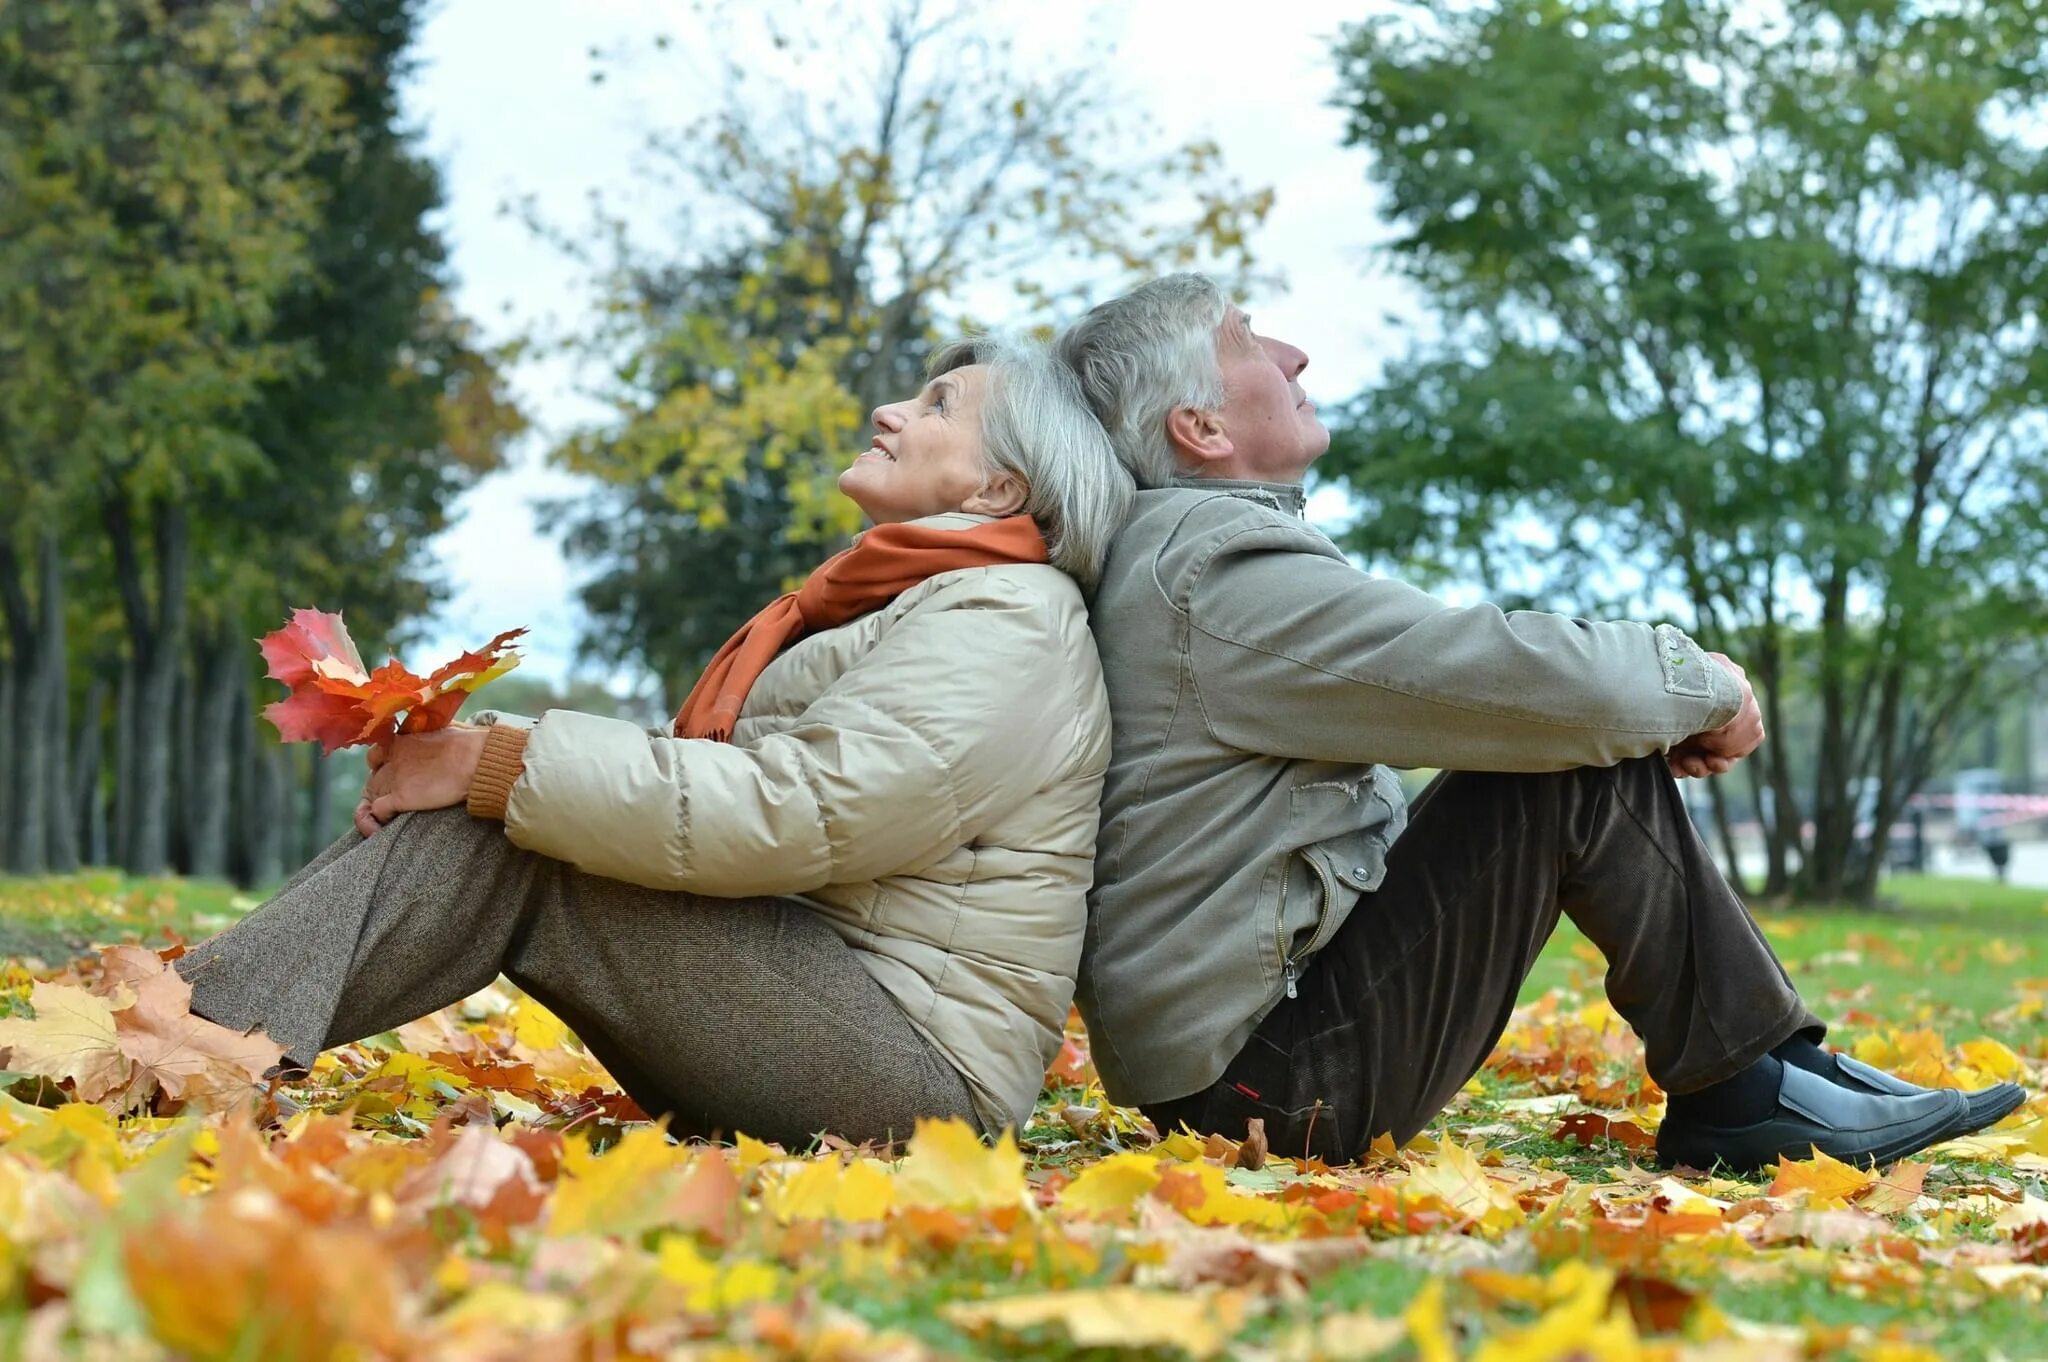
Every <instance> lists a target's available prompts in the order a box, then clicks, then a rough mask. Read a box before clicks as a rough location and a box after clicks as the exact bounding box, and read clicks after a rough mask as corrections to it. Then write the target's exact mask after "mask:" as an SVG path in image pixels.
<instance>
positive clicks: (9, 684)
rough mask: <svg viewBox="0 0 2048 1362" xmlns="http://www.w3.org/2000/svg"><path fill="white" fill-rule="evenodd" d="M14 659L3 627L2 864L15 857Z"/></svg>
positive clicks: (0, 675) (0, 644) (0, 692)
mask: <svg viewBox="0 0 2048 1362" xmlns="http://www.w3.org/2000/svg"><path fill="white" fill-rule="evenodd" d="M14 704H15V686H14V658H13V657H12V656H11V655H10V654H9V652H8V644H7V639H6V631H5V630H0V867H4V866H7V865H10V864H12V863H13V860H14V780H13V777H11V776H9V775H8V774H7V773H8V772H10V771H12V770H13V769H14Z"/></svg>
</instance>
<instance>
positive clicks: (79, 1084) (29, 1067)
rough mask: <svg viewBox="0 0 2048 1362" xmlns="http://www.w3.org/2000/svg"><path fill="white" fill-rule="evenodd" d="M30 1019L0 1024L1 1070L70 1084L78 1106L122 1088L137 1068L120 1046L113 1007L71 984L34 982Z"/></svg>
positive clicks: (112, 1000)
mask: <svg viewBox="0 0 2048 1362" xmlns="http://www.w3.org/2000/svg"><path fill="white" fill-rule="evenodd" d="M28 1001H29V1006H30V1007H32V1008H34V1009H35V1016H34V1017H33V1018H23V1017H9V1018H7V1019H5V1020H4V1021H0V1067H4V1068H8V1069H12V1070H13V1071H14V1072H16V1073H23V1074H35V1075H38V1076H40V1077H43V1078H48V1079H52V1080H54V1081H56V1082H60V1083H69V1084H71V1086H72V1090H73V1091H74V1092H75V1093H76V1094H77V1095H78V1099H79V1100H80V1101H81V1102H98V1101H101V1100H103V1099H104V1098H106V1097H107V1095H108V1094H110V1093H113V1092H116V1091H119V1090H121V1089H124V1088H126V1087H127V1086H128V1082H129V1080H130V1079H131V1078H132V1077H133V1076H134V1072H135V1064H134V1061H133V1060H131V1059H130V1058H129V1057H128V1056H127V1054H126V1053H124V1052H123V1051H122V1049H121V1046H120V1039H119V1036H118V1035H117V1033H116V1028H115V1026H114V1004H115V1003H116V1002H121V1001H125V1000H124V999H107V998H101V997H98V996H96V995H94V994H92V993H88V992H86V991H85V990H84V989H82V988H76V987H74V986H72V985H69V984H46V983H38V984H37V985H36V986H35V987H34V988H33V989H31V990H30V992H29V995H28Z"/></svg>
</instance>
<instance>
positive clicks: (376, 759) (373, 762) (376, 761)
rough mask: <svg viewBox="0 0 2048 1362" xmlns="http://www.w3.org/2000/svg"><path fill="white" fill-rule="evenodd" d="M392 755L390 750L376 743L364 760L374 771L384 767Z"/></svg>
mask: <svg viewBox="0 0 2048 1362" xmlns="http://www.w3.org/2000/svg"><path fill="white" fill-rule="evenodd" d="M390 755H391V753H390V749H389V748H387V747H385V746H384V744H383V743H376V744H374V745H373V746H372V747H371V748H370V750H369V753H368V754H367V755H366V756H364V758H363V760H365V761H367V762H369V763H370V769H371V770H372V771H374V770H376V769H377V768H378V767H379V766H382V765H383V764H384V763H385V761H386V760H387V759H388V758H389V757H390Z"/></svg>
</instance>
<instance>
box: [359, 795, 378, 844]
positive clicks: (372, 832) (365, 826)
mask: <svg viewBox="0 0 2048 1362" xmlns="http://www.w3.org/2000/svg"><path fill="white" fill-rule="evenodd" d="M356 831H357V832H360V833H361V834H362V835H363V836H365V837H375V836H376V835H377V819H376V817H375V816H374V815H373V814H372V813H371V812H370V801H369V800H367V799H364V800H361V801H359V802H358V803H357V804H356Z"/></svg>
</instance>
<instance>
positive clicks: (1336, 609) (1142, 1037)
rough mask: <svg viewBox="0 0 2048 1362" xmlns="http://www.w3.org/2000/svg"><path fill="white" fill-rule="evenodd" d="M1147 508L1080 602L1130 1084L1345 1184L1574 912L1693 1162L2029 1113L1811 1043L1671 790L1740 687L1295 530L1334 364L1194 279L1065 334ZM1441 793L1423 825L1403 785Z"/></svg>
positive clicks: (1101, 932) (1705, 758) (1107, 917)
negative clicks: (1099, 710)
mask: <svg viewBox="0 0 2048 1362" xmlns="http://www.w3.org/2000/svg"><path fill="white" fill-rule="evenodd" d="M1060 352H1061V355H1062V357H1063V358H1064V359H1065V360H1066V362H1067V363H1068V364H1069V365H1070V366H1071V367H1072V368H1073V369H1074V371H1075V372H1076V374H1078V375H1079V377H1080V380H1081V383H1082V386H1083V388H1084V389H1085V391H1086V393H1087V395H1088V398H1089V401H1090V403H1091V405H1092V406H1093V407H1094V409H1095V412H1096V415H1097V416H1098V417H1099V418H1100V419H1101V421H1102V424H1103V426H1104V428H1105V429H1106V430H1107V431H1108V432H1109V434H1110V438H1111V440H1112V441H1113V442H1114V443H1115V445H1116V447H1117V451H1118V455H1119V457H1120V458H1121V459H1122V460H1123V461H1124V463H1125V465H1126V466H1127V467H1128V468H1129V469H1130V470H1131V472H1132V473H1133V474H1134V475H1135V476H1136V478H1137V481H1138V485H1139V486H1140V487H1141V488H1143V489H1146V490H1143V491H1141V492H1140V493H1139V495H1138V500H1137V503H1136V506H1135V509H1134V511H1133V513H1132V515H1131V517H1130V519H1129V520H1128V521H1127V522H1126V524H1125V527H1124V529H1123V530H1122V532H1121V534H1120V536H1119V538H1118V539H1117V541H1116V543H1115V544H1114V546H1113V548H1112V550H1111V554H1110V559H1109V564H1108V567H1107V570H1106V571H1105V573H1104V576H1103V580H1102V584H1101V587H1100V589H1099V590H1098V592H1097V593H1096V596H1095V600H1094V603H1093V607H1092V619H1093V625H1094V629H1095V634H1096V641H1097V644H1098V646H1099V647H1100V649H1101V653H1102V661H1103V668H1104V672H1105V674H1106V676H1107V679H1108V683H1109V699H1110V711H1111V717H1112V724H1113V733H1114V737H1113V754H1112V758H1111V764H1110V770H1109V776H1108V785H1107V788H1106V790H1105V792H1104V797H1103V824H1102V834H1101V837H1100V840H1099V842H1098V844H1097V862H1096V876H1095V888H1094V892H1093V894H1092V895H1091V899H1090V922H1089V931H1088V944H1087V951H1086V955H1085V956H1084V959H1083V961H1082V978H1081V986H1080V995H1079V1002H1080V1006H1081V1011H1082V1014H1083V1016H1084V1017H1085V1018H1086V1020H1087V1023H1088V1029H1089V1034H1090V1035H1091V1037H1092V1038H1093V1040H1094V1054H1095V1061H1096V1066H1097V1068H1098V1069H1099V1070H1100V1071H1101V1074H1102V1079H1103V1084H1104V1086H1105V1087H1106V1088H1107V1089H1108V1092H1109V1095H1110V1096H1111V1097H1112V1098H1114V1099H1116V1100H1118V1101H1120V1102H1125V1103H1134V1104H1137V1105H1139V1106H1141V1107H1142V1108H1143V1109H1144V1110H1145V1111H1146V1112H1147V1113H1148V1114H1149V1115H1150V1116H1151V1117H1152V1118H1153V1119H1154V1120H1155V1121H1156V1122H1160V1123H1161V1124H1162V1128H1164V1127H1166V1126H1173V1125H1179V1124H1182V1123H1185V1124H1188V1125H1190V1126H1193V1127H1194V1128H1196V1129H1199V1130H1213V1131H1220V1132H1223V1133H1226V1134H1231V1135H1237V1136H1241V1135H1243V1134H1244V1133H1245V1129H1246V1120H1247V1118H1250V1117H1261V1118H1263V1119H1264V1121H1265V1128H1266V1131H1267V1133H1268V1136H1269V1138H1270V1139H1271V1142H1272V1148H1273V1149H1274V1151H1275V1152H1276V1153H1286V1154H1294V1155H1300V1154H1310V1155H1314V1156H1316V1157H1319V1158H1322V1159H1325V1160H1328V1161H1337V1160H1345V1159H1351V1158H1355V1157H1357V1156H1358V1155H1359V1154H1360V1153H1361V1152H1362V1151H1364V1150H1365V1148H1366V1147H1367V1146H1368V1145H1369V1144H1370V1143H1371V1141H1372V1140H1373V1138H1374V1137H1375V1136H1377V1135H1380V1134H1382V1133H1391V1134H1392V1135H1393V1137H1394V1138H1395V1139H1396V1140H1399V1141H1405V1140H1407V1139H1408V1138H1409V1137H1410V1136H1412V1135H1414V1134H1415V1133H1416V1132H1417V1131H1419V1130H1420V1129H1422V1127H1423V1126H1424V1125H1426V1124H1427V1123H1428V1122H1429V1121H1430V1120H1431V1118H1432V1117H1433V1116H1435V1114H1436V1113H1437V1112H1438V1111H1439V1110H1441V1109H1442V1108H1443V1106H1444V1105H1445V1104H1446V1103H1447V1102H1449V1101H1450V1099H1451V1097H1452V1095H1453V1094H1455V1093H1456V1092H1457V1091H1458V1089H1459V1088H1460V1087H1462V1086H1463V1085H1464V1084H1465V1082H1466V1081H1467V1080H1468V1079H1470V1078H1471V1076H1472V1075H1473V1074H1474V1073H1475V1072H1476V1071H1477V1070H1478V1068H1479V1066H1480V1064H1481V1063H1482V1062H1483V1061H1484V1060H1485V1058H1486V1056H1487V1053H1488V1052H1489V1051H1490V1050H1491V1049H1492V1047H1493V1045H1494V1042H1495V1041H1496V1040H1498V1039H1499V1037H1500V1034H1501V1032H1502V1030H1503V1029H1504V1028H1505V1027H1506V1025H1507V1020H1508V1015H1509V1012H1510V1010H1511V1009H1512V1008H1513V1006H1514V1002H1515V995H1516V992H1517V990H1518V989H1519V987H1520V985H1521V983H1522V981H1523V979H1524V978H1525V977H1526V975H1527V974H1528V971H1529V969H1530V966H1531V965H1532V964H1533V963H1534V961H1535V959H1536V956H1537V953H1538V952H1539V951H1540V950H1541V949H1542V947H1543V943H1544V942H1545V941H1546V940H1547V939H1548V938H1549V936H1550V933H1551V931H1552V929H1553V928H1554V927H1555V926H1556V925H1557V921H1558V916H1559V914H1560V913H1562V914H1564V915H1566V916H1568V917H1570V918H1571V919H1572V921H1573V922H1575V923H1576V924H1577V925H1578V926H1579V928H1580V929H1581V930H1582V931H1583V932H1585V934H1586V935H1587V936H1588V937H1590V938H1591V939H1592V941H1593V943H1594V944H1595V945H1596V946H1598V947H1599V948H1600V950H1601V952H1602V954H1604V955H1605V956H1606V958H1607V965H1608V973H1607V994H1608V997H1609V999H1610V1000H1611V1001H1612V1002H1613V1004H1614V1006H1615V1008H1616V1010H1617V1011H1619V1012H1620V1014H1621V1015H1622V1016H1623V1017H1624V1018H1626V1019H1627V1020H1628V1023H1629V1024H1630V1025H1631V1026H1632V1027H1634V1028H1635V1031H1636V1033H1637V1034H1638V1035H1639V1036H1641V1037H1642V1039H1643V1042H1644V1046H1645V1049H1646V1051H1647V1063H1648V1068H1649V1071H1650V1075H1651V1076H1652V1077H1653V1078H1655V1079H1656V1081H1657V1082H1658V1084H1659V1085H1660V1086H1662V1087H1663V1088H1664V1089H1665V1091H1666V1092H1668V1093H1669V1094H1670V1095H1671V1097H1670V1105H1669V1108H1668V1112H1667V1115H1666V1117H1665V1120H1664V1124H1663V1127H1662V1129H1661V1130H1660V1131H1659V1132H1658V1152H1659V1155H1660V1157H1661V1158H1662V1159H1663V1160H1664V1161H1665V1162H1666V1163H1669V1164H1684V1165H1690V1166H1694V1167H1700V1168H1705V1167H1708V1166H1711V1165H1713V1164H1715V1163H1717V1162H1718V1163H1721V1164H1724V1165H1726V1166H1728V1167H1731V1168H1735V1169H1750V1168H1755V1167H1758V1166H1761V1165H1763V1164H1766V1163H1769V1162H1772V1161H1774V1160H1776V1159H1778V1158H1779V1157H1780V1156H1788V1155H1789V1156H1797V1157H1805V1156H1806V1155H1807V1154H1808V1152H1809V1150H1810V1149H1814V1148H1818V1149H1821V1150H1824V1151H1826V1152H1827V1153H1829V1154H1831V1155H1833V1156H1835V1157H1837V1158H1842V1159H1851V1160H1856V1161H1858V1162H1864V1163H1868V1162H1872V1161H1884V1160H1890V1159H1895V1158H1900V1157H1903V1156H1905V1155H1907V1154H1909V1153H1912V1152H1913V1151H1915V1150H1917V1149H1921V1148H1924V1147H1926V1146H1928V1145H1930V1144H1934V1143H1936V1142H1938V1141H1941V1140H1944V1139H1949V1138H1952V1137H1954V1136H1956V1135H1960V1134H1963V1133H1965V1132H1967V1131H1970V1130H1975V1129H1978V1128H1980V1127H1982V1126H1984V1125H1987V1124H1989V1123H1990V1122H1992V1121H1995V1120H1997V1119H1999V1118H2000V1117H2002V1116H2003V1115H2005V1114H2006V1113H2007V1112H2009V1111H2011V1110H2012V1109H2013V1108H2014V1107H2015V1106H2017V1105H2018V1104H2019V1103H2020V1101H2022V1100H2023V1098H2024V1096H2025V1094H2024V1093H2023V1092H2022V1091H2021V1090H2020V1089H2019V1088H2017V1087H2015V1086H2014V1085H2011V1084H2003V1085H2000V1086H1999V1087H1997V1088H1993V1089H1987V1090H1985V1091H1983V1092H1980V1093H1974V1094H1968V1095H1965V1094H1962V1093H1958V1092H1948V1091H1929V1090H1925V1089H1921V1088H1917V1087H1913V1086H1911V1085H1909V1084H1907V1083H1905V1082H1903V1081H1901V1080H1899V1079H1897V1078H1894V1077H1893V1076H1891V1075H1889V1074H1885V1073H1883V1072H1880V1071H1878V1070H1875V1069H1872V1068H1870V1067H1868V1066H1865V1065H1862V1064H1859V1063H1857V1062H1856V1061H1855V1060H1852V1059H1850V1058H1848V1057H1846V1056H1838V1055H1834V1054H1831V1053H1829V1052H1828V1051H1826V1050H1823V1049H1822V1048H1821V1047H1820V1045H1819V1044H1818V1042H1819V1041H1820V1039H1821V1037H1822V1036H1823V1035H1824V1034H1825V1028H1824V1026H1823V1025H1822V1023H1821V1021H1820V1019H1819V1018H1818V1017H1816V1016H1815V1015H1814V1014H1813V1013H1812V1012H1811V1011H1809V1010H1808V1008H1807V1007H1806V1005H1805V1004H1804V1003H1803V1002H1801V1000H1800V997H1799V994H1798V993H1797V992H1796V991H1795V990H1794V989H1793V987H1792V984H1791V983H1790V981H1789V980H1788V979H1787V978H1786V976H1785V971H1784V969H1783V968H1782V967H1781V966H1780V965H1779V963H1778V961H1777V959H1776V957H1775V956H1774V955H1773V954H1772V953H1771V949H1770V946H1769V945H1768V944H1767V943H1766V942H1765V940H1764V938H1763V936H1762V934H1761V933H1760V932H1759V931H1758V930H1757V927H1756V924H1755V922H1754V921H1752V919H1751V918H1750V915H1749V913H1748V911H1747V910H1746V909H1745V908H1744V906H1743V904H1742V903H1741V901H1740V900H1739V899H1737V898H1736V897H1735V895H1734V893H1733V892H1732V891H1731V890H1730V889H1729V887H1728V885H1727V883H1726V881H1725V880H1724V879H1723V878H1722V877H1721V875H1720V874H1719V872H1718V871H1717V870H1716V869H1715V867H1714V865H1713V863H1712V861H1711V859H1710V858H1709V856H1708V854H1707V852H1706V849H1705V848H1704V847H1703V846H1702V845H1701V843H1700V840H1699V838H1698V835H1697V834H1696V833H1695V831H1694V830H1693V826H1692V823H1691V820H1690V819H1689V818H1688V817H1687V815H1686V811H1685V806H1684V804H1683V802H1682V801H1681V799H1680V797H1679V792H1678V786H1677V783H1676V781H1675V779H1674V776H1704V775H1710V774H1716V773H1719V772H1722V771H1726V770H1728V769H1729V768H1730V767H1731V766H1732V765H1734V764H1735V763H1736V762H1738V761H1740V760H1742V759H1743V758H1744V757H1746V756H1748V755H1749V754H1750V752H1752V751H1753V750H1754V749H1755V748H1756V746H1757V745H1758V744H1759V743H1760V742H1762V741H1763V737H1764V730H1763V724H1762V722H1761V719H1760V717H1759V715H1758V711H1757V706H1756V701H1755V699H1754V697H1753V696H1752V695H1751V693H1750V688H1749V685H1748V683H1747V682H1746V681H1745V680H1744V678H1743V673H1742V669H1741V668H1740V667H1738V666H1736V665H1735V664H1734V663H1733V662H1730V661H1729V660H1728V659H1727V658H1725V657H1722V656H1721V655H1720V654H1718V653H1708V652H1704V651H1702V650H1701V648H1700V647H1699V646H1698V645H1697V644H1695V643H1694V642H1693V640H1692V639H1690V638H1688V637H1687V636H1686V635H1685V634H1683V633H1681V632H1679V631H1678V630H1677V629H1674V628H1672V627H1671V626H1669V625H1656V626H1652V625H1649V624H1637V623H1631V622H1626V621H1618V622H1611V623H1593V622H1589V621H1586V620H1580V619H1572V618H1568V617H1566V616H1562V615H1548V614H1539V613H1534V612H1527V611H1520V612H1516V613H1513V614H1504V613H1502V612H1501V611H1500V610H1499V609H1497V608H1495V607H1493V606H1490V605H1480V606H1474V607H1471V608H1469V609H1453V608H1451V607H1449V606H1447V605H1445V604H1444V603H1443V602H1441V601H1438V600H1435V599H1433V598H1431V597H1430V596H1428V595H1425V594H1424V593H1422V592H1421V591H1418V590H1415V589H1414V588H1412V587H1409V586H1405V585H1403V584H1402V583H1400V582H1398V581H1393V580H1390V579H1387V578H1383V577H1372V576H1368V575H1367V574H1365V573H1363V572H1361V571H1359V570H1358V569H1357V568H1355V567H1353V566H1352V565H1351V563H1350V562H1349V561H1348V560H1346V558H1345V557H1344V555H1343V554H1342V553H1341V552H1339V551H1338V549H1337V548H1336V547H1335V546H1334V545H1333V544H1332V543H1331V542H1330V541H1329V540H1328V539H1326V538H1325V537H1324V536H1322V535H1321V534H1319V533H1317V532H1316V531H1315V530H1313V529H1311V528H1310V527H1309V526H1308V525H1307V524H1305V523H1304V522H1303V520H1302V506H1303V492H1302V486H1301V483H1302V479H1303V477H1304V476H1305V475H1306V474H1307V472H1308V468H1309V466H1310V465H1311V464H1312V463H1314V462H1315V460H1316V458H1317V457H1318V456H1319V455H1321V454H1322V452H1323V451H1324V449H1325V448H1326V447H1327V446H1328V444H1329V435H1328V433H1327V432H1326V431H1325V430H1324V428H1323V426H1322V423H1321V422H1320V421H1319V420H1317V418H1316V411H1315V407H1314V405H1313V404H1312V403H1311V402H1309V401H1308V399H1307V398H1306V396H1305V395H1304V394H1303V392H1302V389H1301V386H1300V382H1299V379H1300V375H1301V372H1302V370H1303V369H1305V368H1306V367H1307V365H1308V357H1307V356H1306V355H1305V354H1303V353H1302V352H1301V351H1300V350H1298V349H1296V348H1295V347H1293V346H1291V345H1288V344H1286V343H1285V342H1282V341H1279V340H1275V339H1273V338H1271V337H1267V336H1261V335H1258V334H1257V333H1256V332H1254V331H1253V329H1252V325H1251V322H1250V319H1249V318H1247V317H1246V316H1245V315H1244V314H1243V313H1242V312H1240V311H1238V310H1237V309H1236V308H1234V307H1232V306H1230V305H1229V303H1228V301H1227V300H1226V299H1225V298H1224V297H1223V295H1222V294H1221V293H1220V292H1218V290H1217V288H1216V287H1215V285H1214V284H1212V283H1210V282H1209V281H1208V280H1207V279H1204V278H1202V277H1200V276H1198V275H1175V276H1171V277H1168V278H1164V279H1159V280H1156V281H1154V282H1152V283H1150V284H1147V285H1145V286H1143V287H1141V288H1139V289H1136V290H1134V291H1133V292H1131V293H1129V294H1126V295H1125V296H1123V297H1121V298H1118V299H1115V300H1114V301H1112V302H1108V303H1105V304H1103V305H1102V306H1100V307H1097V308H1096V309H1094V310H1093V311H1092V312H1090V313H1088V315H1087V316H1086V317H1084V318H1083V319H1082V320H1081V321H1080V322H1079V323H1077V324H1076V325H1075V326H1074V327H1073V328H1072V329H1071V330H1070V331H1068V332H1067V333H1066V335H1065V336H1064V337H1063V338H1062V339H1061V341H1060ZM1404 766H1433V767H1440V768H1442V769H1443V770H1444V771H1445V772H1446V774H1444V775H1443V776H1441V777H1439V778H1438V779H1437V780H1436V781H1435V782H1434V783H1433V784H1432V785H1431V786H1430V787H1429V789H1428V790H1427V791H1426V792H1425V793H1424V794H1423V795H1422V796H1421V797H1420V798H1419V799H1418V800H1417V801H1416V803H1415V806H1414V808H1413V809H1412V810H1409V809H1408V808H1406V806H1405V800H1404V798H1403V795H1402V790H1401V786H1400V784H1399V782H1398V781H1397V780H1396V778H1395V776H1394V773H1393V769H1392V768H1395V767H1404Z"/></svg>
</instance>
